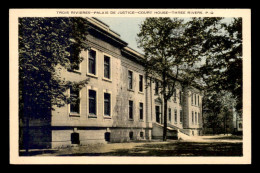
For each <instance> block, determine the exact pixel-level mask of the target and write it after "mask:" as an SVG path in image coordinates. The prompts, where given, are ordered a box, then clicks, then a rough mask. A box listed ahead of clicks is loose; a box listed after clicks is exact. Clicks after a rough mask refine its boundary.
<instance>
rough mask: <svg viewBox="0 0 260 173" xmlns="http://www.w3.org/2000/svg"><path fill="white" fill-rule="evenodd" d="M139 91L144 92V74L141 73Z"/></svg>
mask: <svg viewBox="0 0 260 173" xmlns="http://www.w3.org/2000/svg"><path fill="white" fill-rule="evenodd" d="M139 91H140V92H143V75H139Z"/></svg>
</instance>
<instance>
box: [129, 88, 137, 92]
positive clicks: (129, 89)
mask: <svg viewBox="0 0 260 173" xmlns="http://www.w3.org/2000/svg"><path fill="white" fill-rule="evenodd" d="M127 91H131V92H135V91H134V90H133V89H129V88H128V89H127Z"/></svg>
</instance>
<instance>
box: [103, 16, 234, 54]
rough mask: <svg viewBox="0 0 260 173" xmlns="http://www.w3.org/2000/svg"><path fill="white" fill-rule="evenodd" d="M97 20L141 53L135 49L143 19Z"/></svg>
mask: <svg viewBox="0 0 260 173" xmlns="http://www.w3.org/2000/svg"><path fill="white" fill-rule="evenodd" d="M98 19H99V20H101V21H102V22H104V23H105V24H107V25H109V28H110V29H111V30H113V31H115V32H116V33H118V34H119V35H120V37H121V39H122V40H124V41H125V42H127V43H128V46H129V47H130V48H132V49H134V50H136V51H137V52H140V53H143V51H142V50H141V49H139V48H138V47H137V42H136V39H137V34H138V33H139V31H140V30H139V25H140V24H141V23H142V22H143V21H144V20H145V17H116V18H115V17H99V18H98ZM231 19H232V18H225V19H223V21H225V22H227V23H229V22H230V21H231Z"/></svg>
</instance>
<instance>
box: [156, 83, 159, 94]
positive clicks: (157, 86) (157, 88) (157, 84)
mask: <svg viewBox="0 0 260 173" xmlns="http://www.w3.org/2000/svg"><path fill="white" fill-rule="evenodd" d="M158 93H159V82H158V81H156V82H155V94H158Z"/></svg>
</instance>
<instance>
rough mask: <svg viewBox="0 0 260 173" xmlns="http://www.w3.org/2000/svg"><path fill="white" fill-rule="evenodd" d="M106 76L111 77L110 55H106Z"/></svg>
mask: <svg viewBox="0 0 260 173" xmlns="http://www.w3.org/2000/svg"><path fill="white" fill-rule="evenodd" d="M104 77H105V78H107V79H110V57H108V56H106V55H105V56H104Z"/></svg>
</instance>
